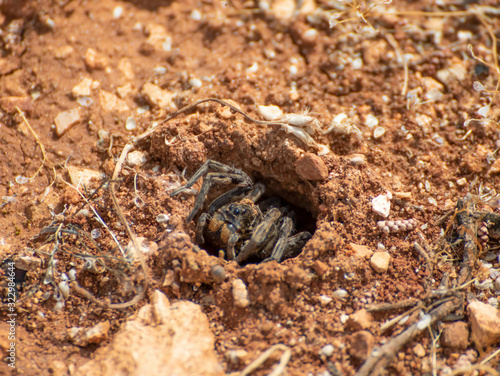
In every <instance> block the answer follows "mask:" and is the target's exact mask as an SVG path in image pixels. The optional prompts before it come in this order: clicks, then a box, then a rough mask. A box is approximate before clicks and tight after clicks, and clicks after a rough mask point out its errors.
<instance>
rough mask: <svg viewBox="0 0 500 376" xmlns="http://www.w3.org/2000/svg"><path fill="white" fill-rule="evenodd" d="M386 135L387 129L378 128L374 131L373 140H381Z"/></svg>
mask: <svg viewBox="0 0 500 376" xmlns="http://www.w3.org/2000/svg"><path fill="white" fill-rule="evenodd" d="M384 134H385V128H383V127H377V128H375V129H374V130H373V138H374V139H376V140H377V139H379V138H380V137H382V136H383V135H384Z"/></svg>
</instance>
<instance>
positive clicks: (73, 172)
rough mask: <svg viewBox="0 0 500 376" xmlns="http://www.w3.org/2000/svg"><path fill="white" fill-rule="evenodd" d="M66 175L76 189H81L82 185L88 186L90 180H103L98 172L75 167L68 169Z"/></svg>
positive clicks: (102, 176)
mask: <svg viewBox="0 0 500 376" xmlns="http://www.w3.org/2000/svg"><path fill="white" fill-rule="evenodd" d="M68 174H69V178H70V180H71V184H73V185H75V186H77V187H81V186H82V185H89V184H90V183H91V182H92V179H95V180H96V181H99V180H100V179H102V178H104V174H103V173H101V172H99V171H95V170H89V169H87V168H81V167H75V166H69V167H68Z"/></svg>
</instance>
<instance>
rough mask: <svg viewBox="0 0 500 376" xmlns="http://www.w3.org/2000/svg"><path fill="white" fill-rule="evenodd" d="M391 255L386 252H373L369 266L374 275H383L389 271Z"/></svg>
mask: <svg viewBox="0 0 500 376" xmlns="http://www.w3.org/2000/svg"><path fill="white" fill-rule="evenodd" d="M390 261H391V255H390V254H389V253H388V252H375V253H374V254H373V255H372V257H371V258H370V266H371V268H372V269H373V270H374V271H375V272H376V273H380V274H381V273H385V272H387V270H388V269H389V262H390Z"/></svg>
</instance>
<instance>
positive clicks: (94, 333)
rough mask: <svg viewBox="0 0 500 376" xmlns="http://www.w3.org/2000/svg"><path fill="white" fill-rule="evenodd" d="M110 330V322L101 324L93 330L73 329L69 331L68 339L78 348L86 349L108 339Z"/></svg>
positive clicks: (92, 328)
mask: <svg viewBox="0 0 500 376" xmlns="http://www.w3.org/2000/svg"><path fill="white" fill-rule="evenodd" d="M110 328H111V325H110V323H109V321H104V322H100V323H99V324H97V325H94V326H93V327H91V328H78V327H73V328H71V329H69V330H68V339H69V340H70V341H71V342H72V343H74V344H75V345H77V346H81V347H85V346H88V345H90V344H96V343H100V342H102V341H104V340H105V339H107V338H108V332H109V329H110Z"/></svg>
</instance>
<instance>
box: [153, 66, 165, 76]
mask: <svg viewBox="0 0 500 376" xmlns="http://www.w3.org/2000/svg"><path fill="white" fill-rule="evenodd" d="M153 73H155V74H161V75H163V74H165V73H167V68H165V67H162V66H161V65H158V66H156V67H154V68H153Z"/></svg>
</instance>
